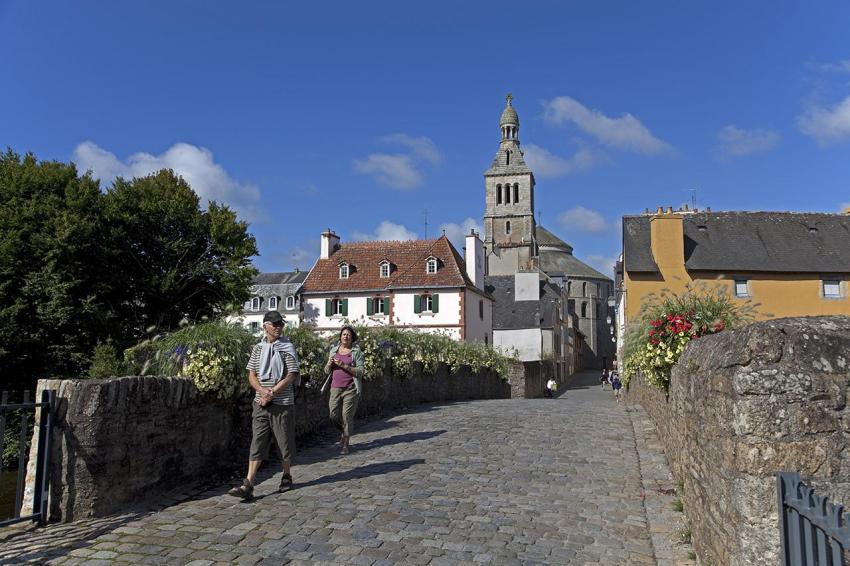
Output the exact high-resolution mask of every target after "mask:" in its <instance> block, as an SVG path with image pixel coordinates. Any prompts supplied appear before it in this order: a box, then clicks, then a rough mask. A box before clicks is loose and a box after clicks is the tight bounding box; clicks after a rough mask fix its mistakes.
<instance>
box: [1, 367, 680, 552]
mask: <svg viewBox="0 0 850 566" xmlns="http://www.w3.org/2000/svg"><path fill="white" fill-rule="evenodd" d="M596 376H597V373H596V372H595V371H594V372H587V373H584V374H582V375H580V376H577V377H576V378H574V379H573V380H572V381H571V382H570V384H569V385H567V386H566V387H562V390H561V391H560V396H559V397H558V398H556V399H533V400H530V399H529V400H524V399H514V400H510V399H506V400H497V401H474V402H464V403H450V404H444V405H426V406H420V407H417V408H415V409H413V410H411V411H410V412H408V413H405V414H401V415H396V416H393V417H391V418H388V419H385V420H376V421H371V422H369V423H365V424H363V425H362V426H361V428H360V430H359V431H358V433H357V434H356V436H355V437H354V438H353V443H352V453H351V454H349V455H348V456H339V455H338V448H336V447H333V446H330V445H322V446H315V447H311V448H308V449H306V450H304V451H302V452H301V453H300V454H299V457H298V462H297V465H296V466H294V467H293V476H294V478H295V482H296V488H295V489H294V490H293V491H291V492H288V493H285V494H279V493H277V485H278V480H279V471H278V470H277V469H270V468H269V467H266V468H264V469H263V472H261V479H262V480H263V481H262V483H261V484H259V485H258V486H257V489H256V492H255V499H254V500H253V501H251V502H241V501H239V500H236V499H234V498H232V497H229V496H227V495H226V491H227V489H228V488H229V487H230V486H221V487H219V488H216V489H213V490H209V491H205V492H203V493H200V494H197V495H195V496H193V497H192V498H190V499H188V500H185V501H182V502H178V503H176V504H173V505H171V506H169V507H165V508H162V509H160V510H158V511H155V512H151V513H146V514H133V515H127V516H121V517H114V518H108V519H100V520H95V521H90V522H84V523H79V524H74V525H52V526H50V527H48V528H44V529H30V530H27V531H13V530H8V529H7V530H6V531H5V532H4V531H0V562H2V563H4V564H5V563H19V562H26V561H31V562H37V563H45V562H49V563H52V564H108V563H113V562H119V561H124V562H129V563H134V564H193V565H201V564H213V563H227V564H231V563H236V564H255V563H262V564H284V563H290V564H365V565H368V564H375V565H383V564H481V563H485V564H486V563H491V564H604V565H611V564H686V563H690V562H689V561H688V560H687V555H688V551H689V550H690V547H688V546H686V545H684V544H675V540H676V538H677V537H678V536H679V534H680V529H681V528H682V515H681V513H677V512H675V511H673V509H672V505H671V504H672V500H673V495H672V488H673V482H672V479H671V478H670V474H669V471H668V470H667V467H666V463H665V460H664V458H663V456H662V455H661V452H660V447H659V444H658V440H657V438H656V437H655V432H654V429H653V427H652V425H651V423H650V422H649V421H648V419H647V418H646V416H645V414H644V412H643V410H642V409H640V408H639V407H638V408H633V407H628V408H626V407H624V406H622V405H618V404H617V403H616V402H615V401H614V398H613V395H612V392H611V391H610V388H609V389H608V390H607V391H601V390H600V387H599V385H598V380H597V377H596Z"/></svg>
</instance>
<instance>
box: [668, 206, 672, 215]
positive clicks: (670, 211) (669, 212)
mask: <svg viewBox="0 0 850 566" xmlns="http://www.w3.org/2000/svg"><path fill="white" fill-rule="evenodd" d="M667 214H673V207H672V206H668V207H667Z"/></svg>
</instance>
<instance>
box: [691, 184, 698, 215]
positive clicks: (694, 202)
mask: <svg viewBox="0 0 850 566" xmlns="http://www.w3.org/2000/svg"><path fill="white" fill-rule="evenodd" d="M690 191H691V208H693V209H694V210H696V209H697V190H696V189H690Z"/></svg>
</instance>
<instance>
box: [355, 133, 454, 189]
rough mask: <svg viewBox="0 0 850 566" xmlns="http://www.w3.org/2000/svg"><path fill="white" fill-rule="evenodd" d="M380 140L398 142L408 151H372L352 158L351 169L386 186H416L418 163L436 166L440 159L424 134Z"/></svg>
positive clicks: (421, 178)
mask: <svg viewBox="0 0 850 566" xmlns="http://www.w3.org/2000/svg"><path fill="white" fill-rule="evenodd" d="M379 141H381V142H384V143H392V144H398V145H401V146H403V147H405V148H406V149H408V150H409V153H394V154H389V153H372V154H370V155H369V156H368V157H367V158H366V159H355V160H354V170H355V171H356V172H358V173H362V174H365V175H372V176H373V177H374V179H375V180H376V181H377V182H378V183H380V184H381V185H384V186H386V187H390V188H393V189H400V190H411V189H415V188H416V187H418V186H419V185H421V184H422V181H423V175H422V171H421V170H420V166H421V165H430V166H435V165H438V164H439V163H440V160H441V159H442V157H441V155H440V151H439V150H438V149H437V146H436V145H435V144H434V142H433V141H431V139H430V138H427V137H424V136H422V137H418V138H414V137H412V136H408V135H407V134H390V135H388V136H384V137H382V138H380V140H379Z"/></svg>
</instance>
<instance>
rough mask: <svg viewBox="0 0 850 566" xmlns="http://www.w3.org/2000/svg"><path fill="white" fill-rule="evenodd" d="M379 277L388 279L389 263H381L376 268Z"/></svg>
mask: <svg viewBox="0 0 850 566" xmlns="http://www.w3.org/2000/svg"><path fill="white" fill-rule="evenodd" d="M378 269H379V271H380V274H381V277H389V276H390V262H388V261H382V262H381V264H380V265H379V266H378Z"/></svg>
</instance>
